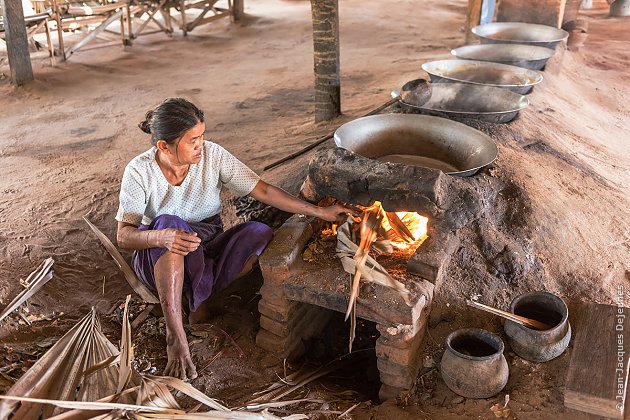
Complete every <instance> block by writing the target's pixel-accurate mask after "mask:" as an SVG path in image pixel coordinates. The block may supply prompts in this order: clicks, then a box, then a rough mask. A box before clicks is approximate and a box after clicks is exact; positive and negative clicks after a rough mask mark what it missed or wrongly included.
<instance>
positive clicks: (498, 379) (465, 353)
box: [440, 328, 509, 398]
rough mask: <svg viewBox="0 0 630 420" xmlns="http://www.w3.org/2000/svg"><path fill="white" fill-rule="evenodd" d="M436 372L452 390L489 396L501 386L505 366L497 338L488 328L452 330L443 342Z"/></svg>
mask: <svg viewBox="0 0 630 420" xmlns="http://www.w3.org/2000/svg"><path fill="white" fill-rule="evenodd" d="M445 347H446V350H445V351H444V355H443V356H442V362H441V364H440V371H441V373H442V379H444V382H445V383H446V385H447V386H448V387H449V388H450V389H451V391H453V392H454V393H456V394H458V395H461V396H462V397H466V398H489V397H492V396H494V395H496V394H498V393H499V392H501V390H502V389H503V387H505V384H506V383H507V381H508V377H509V369H508V365H507V362H506V361H505V357H504V356H503V349H504V344H503V341H502V340H501V338H500V337H499V336H498V335H496V334H493V333H491V332H490V331H486V330H482V329H478V328H466V329H462V330H457V331H454V332H452V333H451V334H450V335H449V336H448V337H447V338H446V343H445Z"/></svg>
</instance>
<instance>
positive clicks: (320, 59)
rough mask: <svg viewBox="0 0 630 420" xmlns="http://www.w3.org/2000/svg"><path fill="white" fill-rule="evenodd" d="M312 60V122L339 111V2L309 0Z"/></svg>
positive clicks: (331, 117)
mask: <svg viewBox="0 0 630 420" xmlns="http://www.w3.org/2000/svg"><path fill="white" fill-rule="evenodd" d="M311 13H312V17H313V50H314V53H313V57H314V62H315V63H314V64H315V122H320V121H328V120H332V119H333V118H335V117H337V116H339V115H341V82H340V78H339V2H338V0H311Z"/></svg>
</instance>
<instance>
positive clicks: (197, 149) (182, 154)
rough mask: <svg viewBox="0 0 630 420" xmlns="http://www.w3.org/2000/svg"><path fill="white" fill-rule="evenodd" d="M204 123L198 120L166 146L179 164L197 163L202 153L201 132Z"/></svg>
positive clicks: (203, 129)
mask: <svg viewBox="0 0 630 420" xmlns="http://www.w3.org/2000/svg"><path fill="white" fill-rule="evenodd" d="M205 131H206V124H205V123H202V122H198V123H197V125H195V126H194V127H193V128H191V129H190V130H188V131H186V132H185V133H184V135H183V136H182V137H181V138H180V139H179V141H178V142H177V143H175V145H174V146H170V145H169V146H167V147H168V153H169V154H170V155H171V156H172V158H173V161H174V162H177V163H179V164H191V163H199V162H200V161H201V158H202V153H203V141H204V140H203V134H204V132H205Z"/></svg>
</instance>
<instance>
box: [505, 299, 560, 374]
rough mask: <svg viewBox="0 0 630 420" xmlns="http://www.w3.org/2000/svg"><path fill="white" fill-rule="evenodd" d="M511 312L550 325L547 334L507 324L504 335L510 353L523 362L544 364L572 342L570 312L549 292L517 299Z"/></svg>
mask: <svg viewBox="0 0 630 420" xmlns="http://www.w3.org/2000/svg"><path fill="white" fill-rule="evenodd" d="M510 310H511V312H513V313H515V314H516V315H521V316H524V317H526V318H532V319H535V320H537V321H540V322H544V323H545V324H547V325H550V326H551V327H552V328H551V329H548V330H542V331H541V330H535V329H533V328H528V327H525V326H524V325H520V324H517V323H515V322H512V321H506V322H505V325H504V330H505V334H506V335H507V337H508V342H509V343H510V346H511V347H512V350H514V352H515V353H516V354H518V355H519V356H521V357H522V358H523V359H526V360H530V361H532V362H547V361H549V360H551V359H553V358H556V357H558V356H560V355H561V354H562V352H563V351H564V350H565V349H566V348H567V346H568V345H569V341H570V340H571V325H570V324H569V310H568V308H567V305H566V304H565V303H564V301H563V300H562V299H560V298H559V297H558V296H556V295H553V294H551V293H549V292H530V293H525V294H523V295H520V296H518V297H517V298H516V299H514V300H513V301H512V304H511V305H510Z"/></svg>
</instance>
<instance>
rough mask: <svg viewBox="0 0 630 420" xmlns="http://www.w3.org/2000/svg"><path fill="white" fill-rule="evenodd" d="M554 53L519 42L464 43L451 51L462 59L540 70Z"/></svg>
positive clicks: (548, 49)
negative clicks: (464, 44)
mask: <svg viewBox="0 0 630 420" xmlns="http://www.w3.org/2000/svg"><path fill="white" fill-rule="evenodd" d="M554 53H555V51H554V50H552V49H551V48H545V47H538V46H535V45H521V44H482V45H466V46H463V47H459V48H455V49H454V50H452V51H451V54H453V55H454V56H455V57H457V58H461V59H464V60H477V61H491V62H494V63H501V64H508V65H511V66H518V67H524V68H526V69H530V70H542V69H543V67H545V64H547V60H549V59H550V58H551V57H553V54H554Z"/></svg>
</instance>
